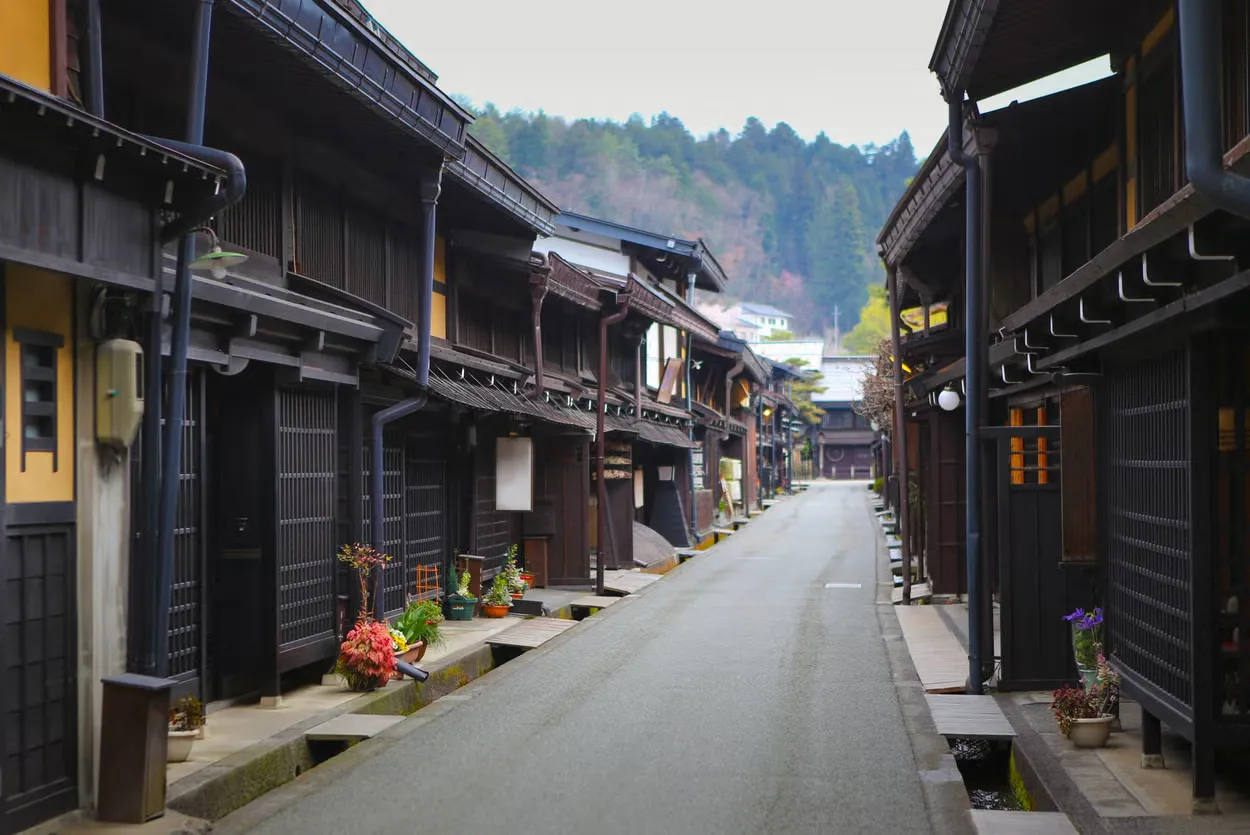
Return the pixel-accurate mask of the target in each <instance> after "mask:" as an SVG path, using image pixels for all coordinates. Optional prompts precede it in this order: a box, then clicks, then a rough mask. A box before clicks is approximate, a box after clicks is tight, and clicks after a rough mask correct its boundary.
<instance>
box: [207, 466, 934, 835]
mask: <svg viewBox="0 0 1250 835" xmlns="http://www.w3.org/2000/svg"><path fill="white" fill-rule="evenodd" d="M878 548H879V545H878V544H877V539H876V537H875V535H874V527H873V523H872V514H871V512H870V511H869V508H868V503H867V490H865V488H864V485H863V484H862V483H825V484H817V485H815V486H813V487H812V489H811V490H810V491H809V492H808V493H807V494H805V495H802V496H798V497H795V498H791V499H788V500H786V501H784V502H782V503H780V504H778V505H777V506H776V507H774V508H772V509H771V510H769V511H767V512H766V513H764V514H763V515H762V516H760V517H758V518H756V519H755V520H753V521H752V522H751V524H749V525H748V526H747V527H746V528H745V529H744V530H743V531H741V532H740V533H738V534H736V535H734V536H733V537H731V538H730V539H729V541H727V542H725V543H722V544H721V545H719V546H717V547H716V548H714V549H712V550H711V551H709V552H708V553H706V554H704V555H700V556H699V557H697V558H695V559H694V560H693V561H692V562H690V563H688V564H687V565H685V566H683V567H682V568H681V569H680V570H678V571H677V572H675V573H674V574H671V575H669V576H668V577H666V578H665V579H664V580H663V581H662V582H660V583H656V584H655V585H654V586H652V587H651V588H650V589H648V590H647V591H646V592H645V593H644V594H642V595H640V596H639V597H637V598H634V599H631V600H628V601H627V602H622V603H619V604H617V605H616V606H615V607H614V608H613V609H611V610H608V611H607V612H605V613H604V614H603V615H601V616H599V617H596V618H593V619H591V620H590V621H587V622H586V623H585V624H583V625H581V626H579V627H577V628H575V629H573V630H572V631H571V632H569V633H566V635H565V636H564V637H563V638H561V639H557V641H556V642H554V643H553V644H550V645H548V646H545V647H543V648H541V649H539V650H536V651H533V652H531V653H529V654H528V655H526V656H524V657H523V658H522V659H521V660H518V661H515V662H512V663H510V664H507V665H504V666H503V667H502V668H500V669H499V670H496V671H494V672H492V673H490V674H489V675H487V676H485V677H483V678H482V679H480V680H479V681H478V682H475V683H474V684H473V685H471V686H470V687H468V688H466V689H464V690H462V691H460V692H459V693H457V694H455V695H453V696H452V697H450V698H451V700H452V702H451V705H450V709H447V708H448V706H447V705H446V704H445V703H446V701H447V700H444V703H443V704H444V707H443V709H441V710H433V709H427V710H426V711H421V712H418V713H417V714H416V715H415V716H414V717H413V718H412V719H410V720H408V721H407V722H405V723H404V724H403V725H401V726H399V727H400V728H403V727H404V725H409V724H412V726H413V729H412V730H411V731H410V732H407V733H405V734H404V735H403V737H402V738H400V739H398V740H396V741H395V742H394V743H393V744H391V745H389V746H378V750H377V753H376V754H374V755H372V756H370V757H369V758H368V759H367V760H364V761H362V762H361V763H360V764H359V765H355V766H352V767H350V768H346V767H342V766H340V767H339V768H338V769H337V770H336V769H335V765H334V763H336V762H337V761H338V760H344V759H346V758H347V757H346V755H345V756H344V757H340V758H337V759H336V760H331V761H330V763H327V764H326V765H323V766H321V767H319V768H317V769H314V770H313V771H312V772H310V773H308V774H306V775H305V776H304V777H303V778H301V779H300V780H299V781H297V784H299V783H305V782H307V781H311V782H308V784H307V787H306V788H305V789H304V790H303V791H299V790H298V789H297V788H296V786H295V785H293V786H292V787H291V788H292V789H296V791H295V792H294V793H291V792H289V791H288V796H289V798H290V799H288V800H286V801H285V805H281V804H280V803H277V802H276V801H277V798H276V797H274V798H271V799H269V800H268V807H267V808H266V810H265V813H266V814H269V812H272V814H271V815H270V816H269V817H267V818H265V819H264V820H262V821H261V822H259V824H258V825H257V826H256V827H255V828H254V829H252V830H251V831H252V832H255V833H264V835H269V834H270V833H272V834H273V835H278V834H279V833H281V835H288V833H327V835H329V833H335V834H336V835H337V834H338V833H353V835H363V833H438V835H443V833H457V834H458V833H473V835H478V834H479V833H491V832H511V833H618V832H619V833H631V834H633V833H678V835H686V833H689V834H690V835H696V834H697V835H702V833H709V835H711V833H715V835H731V833H769V835H774V834H776V833H818V832H819V833H859V832H872V833H919V832H929V831H931V829H930V825H929V821H928V819H927V816H926V813H925V802H924V799H923V795H922V791H921V787H920V781H919V777H918V775H917V768H916V762H915V758H914V757H913V754H912V749H911V745H910V742H909V740H908V737H907V734H906V731H905V730H904V725H903V720H902V716H901V711H900V707H899V702H898V699H897V697H896V694H895V688H894V685H893V684H892V681H891V675H890V666H889V661H888V658H887V654H886V646H885V642H884V641H883V640H882V636H881V630H880V629H879V627H878V622H877V615H876V608H877V604H876V595H877V591H876V579H877V570H876V566H877V564H878V561H877V554H878ZM831 583H833V584H839V583H840V584H851V586H852V587H849V588H844V587H832V588H831V587H828V586H827V584H831ZM854 584H860V585H861V587H859V588H855V587H853V586H854ZM427 711H429V712H430V714H431V715H430V716H428V717H423V716H422V714H425V713H427ZM369 744H370V743H365V745H369ZM365 750H366V749H364V748H361V749H359V753H361V754H363V753H364V751H365ZM344 765H345V764H344ZM314 786H315V790H314V789H313V788H312V787H314ZM261 803H266V801H264V800H262V801H261ZM246 811H247V810H244V812H246ZM238 818H239V816H236V819H238ZM256 818H257V815H256V814H255V811H253V814H252V815H251V816H250V820H249V821H248V825H251V824H252V823H254V822H255V821H256ZM231 824H232V820H231V818H227V819H226V820H225V821H222V822H221V825H219V828H223V829H225V830H227V831H230V830H231V829H232V828H237V827H238V821H237V820H236V822H234V826H233V827H232V826H231Z"/></svg>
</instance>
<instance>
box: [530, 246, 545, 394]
mask: <svg viewBox="0 0 1250 835" xmlns="http://www.w3.org/2000/svg"><path fill="white" fill-rule="evenodd" d="M538 257H539V258H541V259H542V264H541V266H539V267H537V268H536V269H535V270H534V271H531V272H530V301H531V314H530V315H531V318H532V319H533V322H532V325H533V329H534V387H535V393H536V396H538V397H542V396H543V392H544V391H545V390H546V380H545V379H544V378H543V299H545V298H547V269H546V266H547V258H546V256H543V255H540V256H538Z"/></svg>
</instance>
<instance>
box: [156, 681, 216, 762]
mask: <svg viewBox="0 0 1250 835" xmlns="http://www.w3.org/2000/svg"><path fill="white" fill-rule="evenodd" d="M205 722H206V720H205V718H204V705H203V703H201V702H200V700H199V699H197V698H195V697H193V696H183V697H182V698H181V699H179V700H178V701H177V702H176V703H175V704H174V706H173V708H171V709H170V711H169V743H168V746H167V747H166V749H165V759H166V761H167V762H171V763H182V762H186V761H187V759H188V758H189V757H190V756H191V748H192V747H193V746H194V745H195V741H196V740H197V739H200V738H201V735H202V733H203V729H204V723H205Z"/></svg>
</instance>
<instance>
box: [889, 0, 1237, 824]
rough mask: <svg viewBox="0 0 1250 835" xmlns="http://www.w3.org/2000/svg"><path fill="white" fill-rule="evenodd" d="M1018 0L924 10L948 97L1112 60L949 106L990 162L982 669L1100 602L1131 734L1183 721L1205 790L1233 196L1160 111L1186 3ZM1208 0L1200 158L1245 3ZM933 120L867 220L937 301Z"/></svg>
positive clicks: (957, 182) (1230, 134)
mask: <svg viewBox="0 0 1250 835" xmlns="http://www.w3.org/2000/svg"><path fill="white" fill-rule="evenodd" d="M969 5H970V4H968V3H965V2H962V0H954V2H953V3H952V7H967V6H969ZM1043 5H1045V4H1041V3H1036V2H1031V0H1017V1H1016V2H1003V3H1001V4H998V6H997V8H996V9H992V10H986V9H977V10H971V9H970V8H965V9H963V10H962V11H960V13H959V14H954V15H953V16H950V17H949V18H948V19H949V20H957V21H959V22H958V23H956V24H953V25H951V26H948V27H946V28H945V29H944V31H943V34H942V37H941V39H940V41H939V44H938V49H937V51H936V53H935V63H934V69H935V71H936V72H938V74H939V76H941V77H942V79H943V82H944V84H945V85H947V87H948V89H950V90H954V91H960V96H961V97H962V91H964V90H967V91H968V92H969V93H970V94H972V95H973V96H974V98H981V97H984V96H987V95H992V94H994V93H996V92H1001V91H1002V90H1003V89H1005V88H1007V87H1011V86H1014V84H1016V83H1020V82H1024V81H1028V80H1032V79H1035V78H1040V77H1042V76H1045V75H1047V74H1048V73H1050V72H1053V71H1056V70H1058V69H1060V68H1061V67H1063V66H1067V65H1070V64H1072V63H1074V62H1076V61H1079V60H1084V59H1085V58H1092V57H1095V56H1097V55H1100V54H1106V53H1111V54H1112V57H1113V66H1114V67H1115V68H1116V74H1115V76H1114V77H1113V78H1110V79H1107V80H1104V81H1101V82H1095V83H1093V84H1089V85H1084V86H1082V87H1079V88H1075V89H1072V90H1068V91H1064V92H1062V93H1057V94H1055V95H1053V96H1048V97H1046V98H1043V99H1038V100H1036V101H1033V102H1028V103H1025V104H1022V105H1015V106H1012V107H1009V108H1005V109H1003V110H1000V111H996V112H993V113H985V114H980V113H976V112H975V111H973V112H971V113H968V114H966V115H968V116H969V118H968V120H967V122H966V124H965V126H964V129H965V138H966V140H967V146H968V147H970V148H972V149H974V150H976V151H978V152H979V153H980V154H981V158H982V159H983V160H984V162H983V166H984V168H985V170H987V171H989V172H991V177H990V182H991V183H992V185H991V187H990V188H989V189H988V190H987V194H986V198H985V199H986V203H987V204H988V213H989V216H990V217H992V218H994V220H993V221H992V222H990V223H988V224H987V226H986V228H987V229H988V232H989V236H990V240H989V243H988V251H989V252H990V262H989V263H990V269H989V271H988V273H987V276H986V283H987V285H988V296H989V298H990V300H991V301H990V311H989V317H988V318H989V323H988V324H989V325H990V327H989V331H988V332H990V333H993V334H995V336H993V337H992V338H991V343H992V344H991V346H990V351H989V358H990V368H989V369H988V370H989V372H990V378H991V380H992V386H991V391H990V408H989V412H988V414H989V416H990V417H991V421H992V425H991V426H990V427H987V428H985V429H983V430H982V432H983V434H985V436H986V443H987V444H988V445H989V446H990V447H992V448H993V450H994V457H993V460H994V462H995V464H994V466H995V467H996V471H997V475H996V477H995V478H994V479H993V480H992V481H989V482H988V483H989V484H992V485H993V487H992V489H991V490H990V491H987V492H989V493H990V495H987V496H985V497H983V500H984V503H985V505H986V506H987V507H990V508H992V510H993V513H992V518H993V520H994V522H995V524H996V525H997V531H996V536H995V537H994V539H995V540H996V542H997V553H996V555H995V557H994V559H995V564H996V566H997V568H998V569H999V571H1000V572H1001V574H1000V578H999V579H1000V580H1001V584H1000V596H1001V600H1002V608H1003V658H1002V665H1003V667H1002V669H1003V681H1004V684H1005V685H1007V686H1012V687H1028V688H1037V687H1043V686H1046V687H1048V686H1053V685H1054V684H1057V683H1059V682H1063V681H1069V680H1072V679H1073V678H1074V676H1075V670H1074V668H1073V665H1072V661H1071V653H1070V650H1069V649H1068V640H1069V636H1068V631H1067V628H1066V624H1062V622H1061V621H1059V620H1058V619H1059V618H1060V617H1061V616H1062V614H1064V613H1065V612H1067V611H1071V610H1072V609H1074V608H1076V607H1078V606H1082V607H1084V608H1086V609H1088V608H1090V607H1091V606H1094V605H1101V606H1103V607H1105V609H1106V612H1107V623H1108V624H1109V650H1110V653H1111V657H1112V660H1113V663H1114V664H1115V665H1116V666H1117V668H1118V670H1119V671H1120V673H1121V675H1122V677H1123V679H1124V682H1125V687H1126V689H1127V690H1128V692H1130V693H1131V694H1132V695H1133V696H1134V697H1135V698H1137V699H1138V700H1139V701H1140V702H1141V704H1142V707H1143V716H1144V724H1145V732H1144V734H1143V745H1144V749H1143V753H1145V754H1151V755H1153V754H1158V753H1160V749H1159V729H1160V722H1162V723H1166V724H1167V725H1168V726H1169V727H1170V728H1172V729H1173V730H1175V731H1176V732H1178V733H1180V734H1181V735H1183V736H1184V737H1185V738H1187V739H1188V740H1189V741H1190V742H1191V743H1192V744H1193V748H1194V772H1193V777H1194V783H1193V791H1194V797H1195V800H1196V802H1197V803H1199V804H1202V803H1208V802H1209V801H1211V800H1212V799H1213V797H1214V778H1213V768H1214V766H1213V763H1214V755H1213V751H1214V748H1215V747H1217V746H1219V745H1242V744H1245V743H1246V742H1247V741H1250V739H1248V737H1247V735H1246V733H1245V727H1244V723H1243V722H1242V717H1243V716H1245V715H1247V713H1248V712H1250V708H1248V705H1250V701H1248V700H1247V697H1246V685H1245V680H1246V679H1245V673H1244V667H1243V664H1242V658H1244V657H1245V656H1246V646H1247V643H1246V639H1245V637H1244V634H1245V633H1244V631H1243V630H1241V629H1240V628H1239V627H1240V626H1241V619H1242V616H1241V615H1240V614H1238V613H1239V612H1242V611H1245V609H1244V594H1243V592H1244V588H1245V580H1244V577H1242V576H1241V575H1242V574H1243V573H1244V561H1243V554H1242V552H1243V551H1244V548H1242V545H1241V539H1243V537H1241V536H1240V535H1239V534H1238V533H1237V531H1238V529H1239V526H1238V525H1237V524H1235V523H1234V521H1233V520H1234V519H1236V518H1237V516H1236V512H1237V511H1236V510H1234V508H1239V507H1241V506H1242V504H1244V502H1243V501H1242V499H1243V498H1244V497H1243V496H1242V492H1241V486H1240V484H1241V473H1240V465H1238V464H1237V463H1235V462H1236V461H1237V460H1239V459H1238V458H1237V455H1238V451H1239V450H1240V449H1241V435H1242V434H1244V433H1243V432H1242V426H1241V423H1242V422H1243V421H1242V420H1241V418H1242V415H1241V414H1240V411H1239V410H1240V406H1239V405H1238V404H1239V403H1240V402H1241V400H1242V399H1244V397H1243V393H1242V389H1243V388H1244V380H1243V377H1244V369H1243V368H1242V365H1243V362H1242V360H1243V358H1242V357H1241V354H1242V353H1243V352H1242V351H1240V349H1239V348H1237V347H1232V348H1231V349H1230V348H1229V347H1228V346H1239V345H1241V343H1242V342H1243V341H1244V340H1243V336H1244V334H1243V329H1242V327H1241V326H1240V322H1241V321H1243V320H1244V316H1245V313H1246V312H1247V307H1248V303H1247V300H1246V294H1245V292H1244V291H1245V288H1246V287H1247V286H1248V282H1247V281H1246V279H1245V274H1244V271H1243V270H1242V268H1241V262H1242V261H1243V260H1244V259H1245V257H1246V250H1245V245H1244V241H1245V231H1246V229H1247V224H1248V223H1250V221H1247V219H1246V218H1245V216H1244V214H1245V212H1244V211H1243V210H1241V209H1238V210H1236V211H1234V210H1233V209H1232V208H1230V205H1229V204H1227V203H1220V202H1219V201H1218V200H1213V201H1211V202H1208V198H1209V197H1211V195H1209V194H1205V195H1204V192H1203V189H1205V188H1206V186H1205V185H1203V183H1198V184H1197V186H1195V184H1192V183H1190V182H1189V177H1188V171H1189V167H1188V166H1189V165H1193V164H1195V163H1194V161H1193V159H1192V158H1188V157H1187V145H1188V144H1189V143H1188V142H1187V139H1188V138H1189V137H1187V135H1186V133H1187V127H1186V126H1187V124H1189V125H1190V128H1191V129H1192V126H1193V125H1194V124H1197V122H1196V121H1190V120H1187V118H1186V115H1187V114H1186V113H1185V107H1186V102H1185V100H1184V97H1183V93H1182V91H1183V89H1184V88H1186V73H1188V72H1202V71H1205V70H1203V69H1200V67H1199V65H1198V63H1197V62H1192V63H1191V62H1183V61H1182V58H1183V56H1182V55H1181V53H1180V47H1179V44H1180V32H1181V31H1182V30H1183V29H1184V27H1186V26H1190V27H1193V31H1191V32H1189V33H1188V35H1189V36H1192V37H1195V38H1200V37H1205V36H1206V35H1207V34H1209V33H1208V32H1206V31H1205V30H1202V29H1201V28H1200V27H1201V26H1202V25H1203V24H1202V22H1201V19H1200V18H1199V17H1198V16H1197V15H1193V14H1190V13H1191V12H1192V11H1193V10H1194V9H1196V8H1197V6H1194V5H1189V4H1186V3H1184V2H1180V3H1177V2H1153V3H1142V4H1136V3H1112V4H1109V5H1108V6H1107V8H1106V9H1105V10H1104V11H1105V12H1106V14H1107V15H1108V17H1107V18H1106V20H1108V21H1110V20H1115V21H1116V25H1115V26H1112V27H1107V26H1103V25H1096V24H1094V23H1093V22H1092V21H1091V20H1089V19H1088V18H1085V17H1082V16H1081V15H1079V14H1076V15H1074V16H1071V17H1068V16H1065V14H1064V13H1063V12H1061V11H1060V10H1058V9H1056V8H1052V6H1053V4H1050V5H1046V9H1045V12H1046V14H1045V15H1044V16H1043V17H1044V19H1045V21H1046V22H1045V23H1044V24H1038V25H1037V26H1034V25H1032V24H1030V25H1029V26H1028V27H1022V21H1024V20H1025V19H1026V18H1027V19H1029V20H1031V21H1032V22H1033V23H1038V21H1040V20H1042V19H1043V18H1039V17H1033V16H1032V15H1033V14H1034V13H1035V12H1038V11H1040V10H1041V9H1042V6H1043ZM1206 8H1207V10H1210V8H1211V7H1206ZM1187 15H1188V17H1187ZM1216 17H1217V18H1220V21H1219V23H1220V32H1219V35H1218V37H1219V38H1222V42H1221V41H1218V40H1216V41H1212V43H1214V44H1216V45H1217V46H1216V47H1215V48H1214V49H1213V50H1211V52H1222V54H1221V55H1220V60H1219V62H1218V63H1219V64H1220V65H1221V66H1220V71H1221V73H1222V76H1221V78H1220V79H1219V80H1218V81H1217V83H1216V87H1217V88H1218V89H1219V97H1220V98H1219V102H1220V110H1221V112H1220V113H1219V116H1220V140H1221V142H1222V150H1223V151H1224V156H1223V160H1222V162H1223V165H1224V167H1225V168H1226V169H1227V170H1229V171H1231V172H1233V173H1234V175H1236V173H1237V172H1241V171H1243V170H1244V155H1245V153H1246V151H1247V150H1248V149H1250V142H1248V141H1247V131H1248V130H1250V125H1248V123H1247V112H1250V110H1248V106H1247V103H1246V102H1247V101H1250V98H1248V96H1250V86H1248V85H1247V82H1246V74H1245V68H1246V66H1247V58H1246V56H1247V54H1248V51H1250V41H1248V38H1247V20H1248V18H1247V7H1246V4H1245V3H1242V2H1227V3H1220V4H1218V12H1217V14H1216ZM1039 27H1040V28H1039ZM1026 29H1027V34H1026ZM1113 30H1114V32H1113ZM964 38H968V39H969V40H966V41H964V40H963V39H964ZM960 42H961V43H962V44H963V45H962V46H959V47H956V46H955V44H956V43H960ZM1190 83H1191V85H1192V84H1193V79H1191V80H1190ZM1189 104H1190V105H1192V104H1193V102H1190V103H1189ZM1195 110H1196V108H1195ZM1191 115H1192V114H1191ZM1213 115H1214V114H1213ZM944 146H945V140H944V141H943V144H942V146H939V147H938V148H937V149H936V150H935V154H934V155H933V156H932V157H930V162H928V163H926V167H925V170H923V171H922V177H920V178H918V180H923V182H918V183H916V184H914V185H913V187H912V188H911V189H909V193H908V195H907V196H905V198H904V200H903V201H902V203H900V206H899V207H898V208H896V210H895V213H894V215H893V216H892V218H891V221H890V223H889V224H887V228H886V230H885V231H884V232H883V234H882V238H881V240H880V244H881V248H882V252H883V254H884V255H885V256H886V259H887V261H888V262H890V263H892V264H897V265H899V266H900V267H902V268H903V269H904V272H907V271H910V272H911V275H909V276H907V278H908V279H909V281H908V283H909V284H910V285H911V286H912V288H913V289H912V290H911V291H909V292H910V293H911V296H910V302H911V303H912V304H915V303H926V304H927V303H929V302H930V301H933V300H947V301H950V302H951V307H952V309H957V308H958V307H959V306H960V304H959V302H960V299H959V294H960V284H961V282H960V281H959V279H958V276H959V275H960V273H961V269H962V266H963V265H962V258H961V257H960V253H959V250H958V245H959V242H960V240H961V237H962V232H961V230H960V227H959V226H958V224H950V223H946V222H944V221H943V218H944V217H947V216H948V214H949V211H950V208H949V207H950V206H951V205H952V201H953V198H955V195H956V193H957V190H958V189H959V188H960V186H961V185H962V182H961V181H962V175H961V172H960V171H959V169H958V167H957V166H952V165H951V163H950V160H949V157H948V156H947V155H946V152H945V147H944ZM1217 203H1218V204H1219V205H1221V206H1224V208H1215V205H1216V204H1217ZM961 211H962V210H961ZM943 276H946V278H945V279H944V278H943ZM912 278H914V279H915V280H914V281H911V280H910V279H912ZM955 324H956V325H957V324H958V320H957V317H956V319H955ZM913 336H914V334H913ZM958 353H962V351H960V350H959V349H958V348H957V349H956V354H958ZM962 363H963V360H962V358H960V357H958V356H957V355H950V354H948V355H947V356H945V357H943V358H940V359H939V361H938V362H937V363H935V367H925V368H922V369H921V370H920V372H919V373H918V374H916V376H915V378H914V379H913V381H912V383H911V385H910V393H911V394H912V395H913V396H916V397H919V398H924V397H927V396H931V395H932V393H933V392H935V391H937V390H939V389H940V388H941V387H944V386H946V385H948V384H951V383H958V381H959V380H960V379H961V378H962V376H963V369H962ZM917 364H919V363H917ZM1243 515H1244V514H1243Z"/></svg>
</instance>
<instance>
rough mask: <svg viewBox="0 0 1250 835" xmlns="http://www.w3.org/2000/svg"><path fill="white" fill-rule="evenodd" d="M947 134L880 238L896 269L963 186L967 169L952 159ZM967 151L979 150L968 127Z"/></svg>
mask: <svg viewBox="0 0 1250 835" xmlns="http://www.w3.org/2000/svg"><path fill="white" fill-rule="evenodd" d="M947 134H948V131H943V132H942V138H941V140H940V141H939V142H938V144H937V145H935V146H934V148H933V151H932V152H930V154H929V157H928V159H926V160H925V164H924V165H923V166H922V167H921V170H920V171H919V172H918V173H917V174H916V177H915V178H914V179H913V180H912V182H911V185H909V186H908V187H907V190H906V191H905V192H903V196H902V197H901V198H899V201H898V203H896V204H895V205H894V209H893V210H892V211H891V212H890V216H889V218H887V219H886V222H885V225H884V226H883V227H882V228H881V232H880V234H879V235H878V236H877V247H878V249H879V250H880V252H881V256H882V258H883V259H884V260H885V263H886V265H887V266H896V265H898V264H899V263H900V262H902V261H903V259H904V258H906V257H907V254H908V253H909V252H910V251H911V249H912V247H913V246H914V245H915V244H916V242H917V241H918V240H919V239H920V237H921V236H922V235H923V234H924V232H925V230H926V229H927V228H928V227H929V224H930V223H932V222H933V219H934V218H935V217H937V215H938V212H940V211H941V210H942V207H943V206H945V205H946V204H947V203H948V202H949V201H950V200H951V198H952V197H954V196H955V194H956V193H957V192H958V191H959V188H960V186H962V185H963V182H964V168H963V166H962V165H958V164H956V163H955V162H954V161H952V160H951V158H950V150H949V148H948V143H947V140H946V137H947ZM964 150H965V152H967V153H972V152H974V151H975V150H976V139H975V136H974V135H973V133H972V131H971V130H969V129H968V128H967V126H965V128H964Z"/></svg>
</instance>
